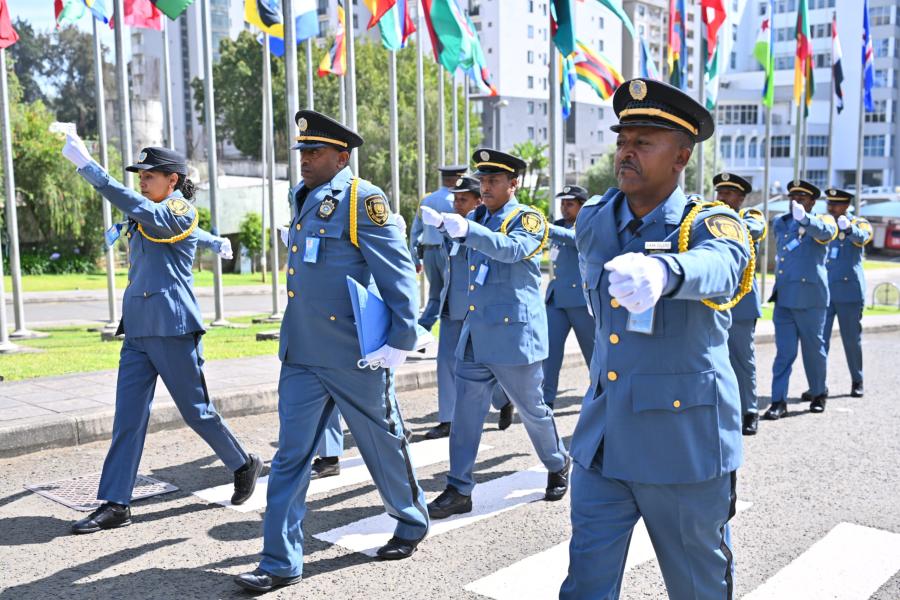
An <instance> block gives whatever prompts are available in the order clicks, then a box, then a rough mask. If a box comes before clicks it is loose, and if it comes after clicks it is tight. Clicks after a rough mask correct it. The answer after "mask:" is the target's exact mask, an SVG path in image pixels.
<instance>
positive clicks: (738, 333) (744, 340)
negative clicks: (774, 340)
mask: <svg viewBox="0 0 900 600" xmlns="http://www.w3.org/2000/svg"><path fill="white" fill-rule="evenodd" d="M755 330H756V319H741V320H738V321H732V322H731V328H730V329H729V330H728V353H729V355H730V357H731V368H732V369H734V374H735V375H736V376H737V381H738V391H739V392H740V395H741V414H742V415H746V414H749V413H754V414H755V413H757V412H759V409H758V407H757V399H756V345H755V343H754V341H753V337H754V332H755Z"/></svg>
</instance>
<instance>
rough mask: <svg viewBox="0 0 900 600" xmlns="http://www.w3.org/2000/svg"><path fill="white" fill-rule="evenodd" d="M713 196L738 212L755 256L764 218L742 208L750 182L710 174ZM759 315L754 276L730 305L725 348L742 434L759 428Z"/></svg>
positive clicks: (741, 178) (731, 176)
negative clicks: (747, 288)
mask: <svg viewBox="0 0 900 600" xmlns="http://www.w3.org/2000/svg"><path fill="white" fill-rule="evenodd" d="M713 186H714V187H715V188H716V200H718V201H719V202H724V203H725V204H727V205H728V206H729V207H730V208H731V210H733V211H735V212H737V213H738V214H739V215H740V217H741V220H742V221H743V222H744V226H745V227H746V228H747V231H748V232H749V233H750V238H751V240H752V242H753V250H754V256H757V257H758V256H759V244H760V242H762V241H764V240H765V239H766V232H767V231H766V230H767V229H768V226H767V225H766V218H765V215H763V213H762V212H761V211H759V210H757V209H755V208H744V209H742V208H741V205H742V204H743V203H744V199H745V198H746V197H747V194H749V193H750V192H752V191H753V186H752V185H750V182H749V181H747V180H746V179H744V178H743V177H741V176H740V175H735V174H734V173H719V174H718V175H716V176H715V177H713ZM761 316H762V310H761V308H760V305H759V289H758V288H757V284H756V277H754V278H753V287H752V288H751V289H750V291H749V292H748V293H747V295H746V296H744V297H743V298H742V299H741V301H740V302H738V303H737V305H736V306H735V307H734V308H732V309H731V327H730V328H729V330H728V352H729V354H730V355H731V366H732V368H733V369H734V374H735V375H736V376H737V380H738V389H739V390H740V392H741V414H742V415H743V426H742V429H741V431H742V432H743V434H744V435H756V432H757V430H758V428H759V409H758V408H757V397H756V344H755V342H754V340H753V336H754V333H755V331H756V321H757V319H759V318H760V317H761Z"/></svg>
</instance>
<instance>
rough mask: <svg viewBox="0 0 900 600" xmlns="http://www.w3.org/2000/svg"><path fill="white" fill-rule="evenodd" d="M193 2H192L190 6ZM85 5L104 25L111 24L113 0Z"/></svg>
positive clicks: (86, 1)
mask: <svg viewBox="0 0 900 600" xmlns="http://www.w3.org/2000/svg"><path fill="white" fill-rule="evenodd" d="M192 1H193V0H190V1H189V2H188V4H190V2H192ZM84 3H85V5H86V6H87V7H88V10H90V11H91V14H92V15H93V16H94V18H95V19H97V20H98V21H100V22H101V23H103V24H104V25H105V24H106V23H109V19H110V17H112V0H84Z"/></svg>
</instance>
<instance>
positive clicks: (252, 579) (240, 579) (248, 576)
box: [234, 567, 301, 592]
mask: <svg viewBox="0 0 900 600" xmlns="http://www.w3.org/2000/svg"><path fill="white" fill-rule="evenodd" d="M300 579H301V576H300V575H296V576H294V577H279V576H278V575H270V574H268V573H266V572H265V571H263V570H262V569H260V568H259V567H257V568H256V569H254V570H253V572H252V573H241V574H240V575H237V576H236V577H235V578H234V582H235V583H236V584H238V585H239V586H241V587H242V588H244V589H245V590H250V591H251V592H268V591H270V590H274V589H275V588H277V587H284V586H286V585H294V584H295V583H298V582H299V581H300Z"/></svg>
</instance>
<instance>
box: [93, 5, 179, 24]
mask: <svg viewBox="0 0 900 600" xmlns="http://www.w3.org/2000/svg"><path fill="white" fill-rule="evenodd" d="M84 1H85V4H87V5H88V7H90V6H91V2H93V1H96V0H84ZM151 1H152V2H153V4H154V5H155V6H156V8H158V9H159V10H160V12H161V13H162V14H164V15H166V16H167V17H169V18H170V19H172V20H173V21H174V20H175V19H177V18H178V17H179V16H180V15H181V14H182V13H183V12H184V11H186V10H187V9H188V6H190V5H191V3H192V2H193V1H194V0H151ZM95 14H96V13H95Z"/></svg>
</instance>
